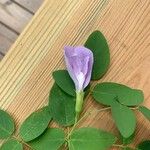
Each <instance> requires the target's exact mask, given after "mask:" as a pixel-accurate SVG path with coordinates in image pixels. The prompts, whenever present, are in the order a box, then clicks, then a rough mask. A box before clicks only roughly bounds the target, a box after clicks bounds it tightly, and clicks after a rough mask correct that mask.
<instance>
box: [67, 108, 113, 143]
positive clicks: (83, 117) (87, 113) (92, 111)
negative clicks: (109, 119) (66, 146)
mask: <svg viewBox="0 0 150 150" xmlns="http://www.w3.org/2000/svg"><path fill="white" fill-rule="evenodd" d="M110 108H111V107H106V108H102V109H99V110H97V109H95V110H91V111H89V112H86V113H85V114H84V115H83V116H82V117H81V118H80V119H79V120H78V121H77V122H75V124H74V125H73V127H72V129H71V130H70V132H69V133H68V136H67V140H69V138H70V135H71V134H72V132H73V131H74V129H75V128H76V126H77V125H78V124H79V123H80V122H81V121H82V120H83V119H85V118H86V117H87V116H89V115H91V114H93V113H95V112H102V111H105V110H109V109H110Z"/></svg>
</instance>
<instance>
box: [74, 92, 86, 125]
mask: <svg viewBox="0 0 150 150" xmlns="http://www.w3.org/2000/svg"><path fill="white" fill-rule="evenodd" d="M83 99H84V92H83V91H80V92H76V107H75V111H76V117H75V123H76V122H77V121H78V119H79V116H80V113H81V111H82V107H83Z"/></svg>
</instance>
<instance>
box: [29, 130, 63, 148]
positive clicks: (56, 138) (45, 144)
mask: <svg viewBox="0 0 150 150" xmlns="http://www.w3.org/2000/svg"><path fill="white" fill-rule="evenodd" d="M64 142H65V134H64V131H63V130H61V129H57V128H53V129H48V130H47V131H46V132H45V133H44V134H43V135H42V136H40V138H37V139H35V140H33V141H31V142H29V143H28V144H29V145H30V146H31V147H32V148H34V149H36V150H58V149H59V148H60V147H61V146H62V145H63V144H64Z"/></svg>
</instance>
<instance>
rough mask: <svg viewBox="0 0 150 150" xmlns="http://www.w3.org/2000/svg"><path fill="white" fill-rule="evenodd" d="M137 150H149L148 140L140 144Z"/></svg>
mask: <svg viewBox="0 0 150 150" xmlns="http://www.w3.org/2000/svg"><path fill="white" fill-rule="evenodd" d="M137 148H138V149H139V150H150V140H146V141H143V142H141V143H140V144H139V145H138V146H137Z"/></svg>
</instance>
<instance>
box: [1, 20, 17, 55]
mask: <svg viewBox="0 0 150 150" xmlns="http://www.w3.org/2000/svg"><path fill="white" fill-rule="evenodd" d="M17 37H18V34H16V33H15V32H13V31H11V30H10V29H8V28H7V27H6V26H5V25H3V24H1V23H0V52H1V53H2V54H3V55H5V54H6V52H7V51H8V49H9V48H10V46H11V45H12V44H13V43H14V41H15V40H16V39H17Z"/></svg>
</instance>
